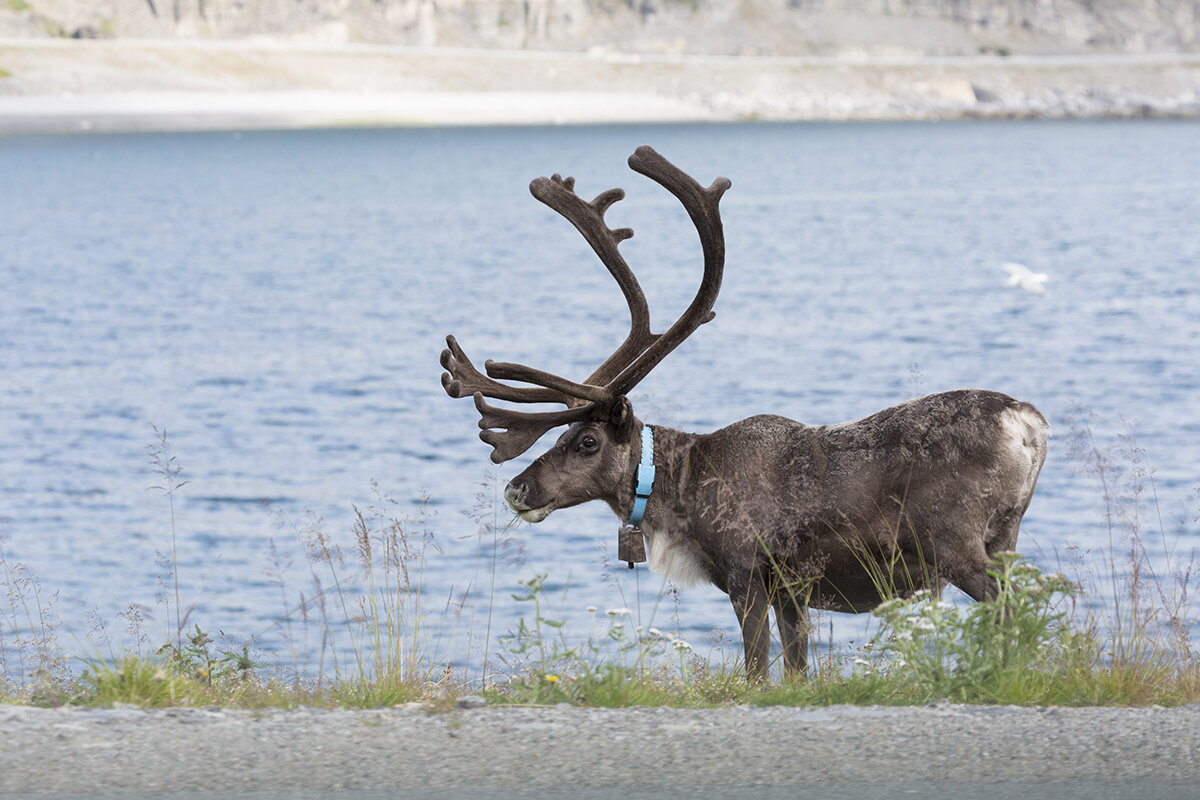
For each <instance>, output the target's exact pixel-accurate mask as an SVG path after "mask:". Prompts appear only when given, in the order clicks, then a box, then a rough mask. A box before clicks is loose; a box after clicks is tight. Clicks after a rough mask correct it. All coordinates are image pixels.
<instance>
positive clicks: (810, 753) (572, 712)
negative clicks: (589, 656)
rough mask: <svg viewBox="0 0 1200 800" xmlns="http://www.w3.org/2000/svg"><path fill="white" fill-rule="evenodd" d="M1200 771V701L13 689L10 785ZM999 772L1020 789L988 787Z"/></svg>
mask: <svg viewBox="0 0 1200 800" xmlns="http://www.w3.org/2000/svg"><path fill="white" fill-rule="evenodd" d="M1198 779H1200V706H1188V707H1184V708H1174V709H1163V708H1016V707H992V706H962V705H954V704H950V703H947V702H940V703H936V704H933V705H931V706H927V707H918V708H884V707H852V706H834V707H829V708H785V707H769V708H749V707H735V708H727V709H705V710H696V709H671V708H628V709H587V708H573V707H554V708H475V709H462V708H460V709H457V710H454V711H450V712H442V713H434V712H432V711H430V710H428V709H426V708H424V707H421V706H419V705H416V704H410V705H408V706H400V707H395V708H383V709H373V710H357V711H328V710H317V709H298V710H291V711H281V710H270V709H268V710H254V711H233V710H215V709H166V710H151V711H146V710H142V709H139V708H136V707H128V706H118V707H115V708H102V709H40V708H29V707H23V706H0V793H5V792H11V793H27V792H34V791H36V792H51V793H54V792H57V793H68V794H70V793H84V792H86V793H88V795H89V796H91V795H93V794H102V793H112V792H125V793H131V792H135V793H136V792H156V793H162V792H171V793H176V792H223V793H230V792H237V793H244V792H264V791H272V792H280V793H287V794H286V796H290V797H294V796H297V795H296V793H297V792H299V791H301V790H304V791H307V792H315V793H318V794H317V795H315V796H323V795H321V794H320V793H331V792H332V793H342V792H348V791H356V792H359V793H362V792H367V791H378V792H386V794H380V795H379V796H388V797H408V796H413V797H416V796H422V797H428V796H443V795H437V794H431V793H432V792H434V791H435V790H445V791H446V794H445V795H444V796H447V797H450V796H467V797H470V796H475V797H484V796H486V797H493V796H495V797H500V796H505V797H511V796H524V795H526V794H528V795H529V796H533V795H537V796H539V797H545V796H554V791H555V790H559V789H568V788H569V789H570V790H571V796H573V797H581V796H583V797H609V796H611V797H620V798H628V797H630V796H641V795H639V794H638V793H639V792H645V793H646V794H647V796H648V795H649V793H651V792H653V794H654V796H655V797H663V796H667V797H672V796H679V797H682V796H684V794H685V793H687V794H688V795H689V796H694V795H695V793H696V791H697V790H698V789H701V788H703V789H707V790H717V789H722V790H729V791H730V792H733V793H735V794H736V793H737V791H740V790H742V789H747V788H748V787H754V789H755V791H754V794H755V796H757V797H764V796H765V797H772V796H780V797H784V796H787V797H796V796H798V795H796V794H795V792H794V790H795V789H797V788H801V789H804V788H807V789H821V792H820V794H819V796H821V797H823V798H833V797H842V796H845V797H850V796H854V797H856V798H863V797H874V796H898V792H897V790H898V789H899V788H903V787H904V786H912V787H920V788H921V790H922V793H923V794H926V795H928V792H929V790H931V789H933V790H935V794H937V792H936V790H937V789H938V787H941V789H943V790H945V792H943V793H948V792H949V791H951V790H952V789H953V787H955V786H960V787H961V786H973V787H975V791H974V792H973V793H972V794H971V795H969V796H972V797H976V798H978V797H980V796H983V797H991V796H997V797H1000V796H1014V794H1013V789H1014V787H1025V788H1024V790H1022V791H1024V793H1025V794H1027V795H1028V794H1029V793H1030V791H1033V790H1034V789H1036V788H1037V787H1043V788H1046V787H1049V788H1050V789H1052V791H1050V792H1049V794H1053V796H1054V797H1056V798H1058V800H1062V798H1064V797H1073V796H1079V797H1084V796H1087V797H1090V798H1093V799H1094V798H1098V797H1106V796H1121V795H1120V794H1115V795H1108V794H1105V789H1107V790H1112V789H1114V788H1122V787H1123V788H1124V789H1128V788H1130V787H1137V791H1136V792H1135V794H1136V796H1138V797H1140V798H1145V797H1157V796H1163V797H1168V796H1171V797H1178V798H1186V797H1196V796H1197V792H1198V791H1200V789H1198V788H1197V787H1198V785H1197V784H1196V783H1195V781H1197V780H1198ZM988 786H991V787H993V789H995V788H997V787H1005V792H1004V793H997V794H989V793H988V792H986V791H984V792H982V794H981V793H980V792H979V791H978V790H979V789H980V787H983V788H987V787H988ZM872 787H875V789H872ZM881 788H886V789H890V793H879V792H878V791H876V790H879V789H881ZM452 789H453V790H456V791H457V792H459V793H458V794H454V793H453V792H450V791H449V790H452ZM772 789H778V790H780V793H779V794H777V795H776V794H771V792H770V790H772ZM783 789H788V790H789V791H792V793H791V794H787V793H786V792H783V791H782V790H783ZM1085 789H1086V790H1087V793H1086V794H1078V793H1073V792H1079V791H1082V790H1085ZM1026 790H1028V791H1026ZM1158 790H1162V792H1163V794H1158V793H1157V791H1158ZM464 791H465V792H467V793H466V794H462V792H464ZM839 791H844V792H845V793H844V794H839V793H838V792H839ZM580 792H583V793H584V794H582V795H581V794H580ZM588 792H592V794H588ZM899 793H900V794H902V793H903V792H899ZM718 795H719V793H718ZM280 796H285V795H283V794H281V795H280ZM729 796H732V795H729ZM805 796H809V795H805ZM811 796H817V795H816V794H813V795H811ZM1033 796H1037V793H1036V792H1034V793H1033ZM1047 796H1049V795H1047Z"/></svg>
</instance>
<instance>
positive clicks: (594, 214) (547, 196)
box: [529, 175, 658, 386]
mask: <svg viewBox="0 0 1200 800" xmlns="http://www.w3.org/2000/svg"><path fill="white" fill-rule="evenodd" d="M529 191H530V192H531V193H532V194H533V196H534V197H536V198H537V199H538V200H540V201H542V202H543V203H545V204H546V205H548V206H550V208H552V209H554V210H555V211H557V212H558V213H559V214H561V215H562V216H563V217H565V218H566V219H567V220H568V221H569V222H570V223H571V224H572V225H574V226H575V228H576V229H577V230H578V231H579V232H580V233H581V234H583V238H584V239H585V240H586V241H587V243H588V244H589V245H591V247H592V250H594V251H595V252H596V255H597V256H599V257H600V260H601V261H602V262H603V263H604V266H605V267H607V268H608V271H609V273H611V274H612V276H613V278H614V279H615V280H616V281H617V285H618V286H619V287H620V288H621V293H622V294H623V295H624V296H625V302H626V304H628V306H629V335H628V336H627V337H626V338H625V341H624V342H622V343H621V346H620V347H618V348H617V349H616V350H615V351H614V352H613V354H612V355H610V356H609V357H608V358H607V359H605V361H604V363H603V364H601V365H600V366H599V367H598V368H597V369H596V371H595V372H593V373H592V374H591V375H590V376H589V377H588V379H587V380H586V381H584V383H587V384H591V385H593V386H604V385H606V384H608V383H609V382H610V381H612V379H613V378H615V377H616V376H617V375H619V374H620V373H621V371H622V370H624V369H625V368H626V367H628V366H629V365H630V364H631V363H632V362H633V360H634V359H635V358H637V357H638V355H639V354H641V352H642V351H643V350H645V349H646V348H647V347H649V346H650V345H651V344H653V343H654V342H655V341H656V340H657V339H658V334H655V333H651V332H650V308H649V306H648V305H647V303H646V295H645V293H643V292H642V287H641V285H640V284H639V283H638V281H637V278H636V277H634V274H633V270H632V269H630V268H629V265H628V264H627V263H625V259H624V258H623V257H622V256H621V252H620V250H619V249H618V247H617V245H619V244H620V243H621V242H623V241H625V240H626V239H628V238H630V237H632V236H633V229H632V228H617V229H616V230H613V229H611V228H609V227H608V224H607V223H605V221H604V213H605V212H606V211H608V209H609V208H610V207H611V206H612V204H613V203H615V202H617V201H618V200H620V199H622V198H623V197H625V191H624V190H623V189H609V190H608V191H606V192H601V193H600V194H599V195H597V196H596V198H595V199H594V200H592V201H591V202H590V203H588V202H586V201H584V200H583V199H582V198H581V197H579V195H577V194H575V179H574V178H566V179H563V178H562V177H560V176H559V175H554V176H552V177H549V178H535V179H534V180H533V181H532V182H531V183H530V184H529Z"/></svg>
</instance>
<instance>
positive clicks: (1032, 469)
mask: <svg viewBox="0 0 1200 800" xmlns="http://www.w3.org/2000/svg"><path fill="white" fill-rule="evenodd" d="M1003 425H1004V429H1005V431H1007V433H1008V436H1009V447H1010V448H1011V452H1012V454H1013V458H1014V460H1015V463H1016V464H1019V465H1021V466H1022V467H1023V468H1024V470H1025V471H1026V473H1027V476H1028V477H1027V478H1026V484H1027V485H1025V486H1023V487H1022V493H1023V494H1024V495H1025V496H1029V495H1030V494H1032V493H1033V482H1034V481H1035V480H1037V474H1038V470H1040V469H1041V466H1042V461H1044V460H1045V458H1046V431H1048V430H1049V429H1050V426H1049V425H1047V424H1046V422H1045V420H1043V419H1042V417H1041V416H1040V415H1039V414H1038V413H1037V412H1036V411H1033V410H1032V409H1029V408H1019V409H1013V408H1010V409H1008V410H1007V411H1006V412H1005V413H1004V416H1003Z"/></svg>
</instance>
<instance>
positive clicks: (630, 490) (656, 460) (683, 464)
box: [611, 424, 697, 527]
mask: <svg viewBox="0 0 1200 800" xmlns="http://www.w3.org/2000/svg"><path fill="white" fill-rule="evenodd" d="M643 427H645V426H644V425H642V424H639V425H637V426H636V432H635V434H634V436H635V441H637V442H639V443H640V442H641V441H642V428H643ZM649 427H650V428H652V430H653V438H654V452H653V464H654V472H655V474H654V484H653V487H652V488H651V492H650V496H649V499H648V500H647V503H646V512H645V516H644V517H643V520H642V522H641V525H642V526H643V527H645V526H647V525H650V526H653V524H654V520H655V519H656V518H657V517H660V516H661V511H662V509H664V508H667V507H673V506H674V498H676V497H678V496H679V482H680V480H683V479H685V477H686V476H687V475H688V474H690V472H691V469H690V467H689V464H690V453H691V449H692V445H693V444H694V442H695V440H696V438H697V434H694V433H684V432H683V431H677V430H675V429H673V428H664V427H662V426H661V425H651V426H649ZM630 451H631V452H630V456H629V461H628V463H627V465H626V478H625V480H623V481H622V482H621V492H620V494H619V496H618V497H617V498H616V502H615V503H611V505H612V509H613V511H614V512H616V514H617V516H618V517H620V518H621V520H622V521H625V520H628V519H629V516H630V513H631V512H632V511H633V508H634V502H635V499H636V492H635V486H636V484H637V479H638V467H639V465H641V464H642V463H643V456H642V448H641V447H640V446H638V447H633V448H630Z"/></svg>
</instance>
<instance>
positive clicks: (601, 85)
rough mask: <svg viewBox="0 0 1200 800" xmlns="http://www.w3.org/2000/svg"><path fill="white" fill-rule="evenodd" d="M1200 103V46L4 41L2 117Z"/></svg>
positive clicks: (554, 118) (84, 119)
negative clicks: (778, 51)
mask: <svg viewBox="0 0 1200 800" xmlns="http://www.w3.org/2000/svg"><path fill="white" fill-rule="evenodd" d="M1130 116H1183V117H1197V116H1200V54H1143V55H1088V54H1083V55H1072V56H1013V57H1009V58H1002V57H998V56H961V57H923V56H912V57H862V58H852V59H847V58H838V57H796V58H774V57H752V56H703V55H690V56H689V55H667V54H657V55H655V54H630V53H612V52H604V53H591V54H589V53H577V52H546V51H515V50H470V49H454V48H420V47H403V46H393V45H342V46H328V47H327V46H317V45H301V44H295V43H286V42H271V41H254V42H247V41H213V40H191V41H188V40H145V39H137V40H134V39H120V40H101V41H71V40H55V39H7V40H5V39H0V132H5V131H8V132H13V131H26V132H37V131H64V132H65V131H78V130H93V131H121V130H191V129H232V128H253V127H307V126H336V125H444V124H452V125H482V124H547V123H594V122H639V121H644V122H664V121H685V120H689V121H719V120H744V119H760V120H779V121H782V120H877V119H956V118H964V117H1050V118H1062V117H1130Z"/></svg>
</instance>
